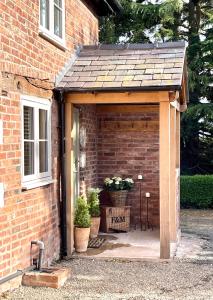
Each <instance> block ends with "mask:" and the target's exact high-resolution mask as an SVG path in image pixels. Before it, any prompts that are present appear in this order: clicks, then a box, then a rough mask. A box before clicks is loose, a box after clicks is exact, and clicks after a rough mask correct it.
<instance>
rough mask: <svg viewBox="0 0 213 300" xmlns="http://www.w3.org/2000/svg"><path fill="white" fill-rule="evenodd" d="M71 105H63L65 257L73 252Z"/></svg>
mask: <svg viewBox="0 0 213 300" xmlns="http://www.w3.org/2000/svg"><path fill="white" fill-rule="evenodd" d="M72 124H73V105H72V104H71V103H66V104H65V126H66V127H65V141H66V146H65V147H66V148H65V151H66V154H65V156H66V160H65V161H66V166H65V167H66V210H67V216H66V221H67V256H71V255H72V252H73V250H74V236H73V235H74V206H73V199H72V198H73V197H72V190H73V180H72V174H73V149H72V127H73V126H72Z"/></svg>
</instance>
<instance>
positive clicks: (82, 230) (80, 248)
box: [74, 196, 91, 252]
mask: <svg viewBox="0 0 213 300" xmlns="http://www.w3.org/2000/svg"><path fill="white" fill-rule="evenodd" d="M74 225H75V229H74V230H75V232H74V245H75V250H76V252H86V251H87V246H88V242H89V234H90V225H91V217H90V213H89V207H88V204H87V200H86V198H85V197H83V196H80V197H79V198H78V199H77V206H76V210H75V219H74Z"/></svg>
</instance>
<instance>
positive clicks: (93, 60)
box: [57, 42, 186, 91]
mask: <svg viewBox="0 0 213 300" xmlns="http://www.w3.org/2000/svg"><path fill="white" fill-rule="evenodd" d="M185 49H186V46H185V43H184V42H173V43H162V44H128V45H99V46H84V47H83V48H82V50H81V51H80V52H79V54H78V56H77V58H76V60H75V61H74V63H73V65H72V66H71V67H70V69H69V70H68V71H67V73H66V74H65V76H64V77H63V79H62V80H61V81H60V83H59V84H58V86H57V88H65V89H66V90H70V91H88V90H116V89H118V90H121V89H122V90H125V89H131V90H134V89H137V90H138V89H141V90H142V89H148V88H152V89H154V88H155V89H159V90H161V89H169V88H170V87H175V88H177V89H178V88H180V87H181V82H182V75H183V67H184V58H185Z"/></svg>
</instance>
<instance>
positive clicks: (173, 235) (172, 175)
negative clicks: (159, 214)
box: [169, 107, 177, 241]
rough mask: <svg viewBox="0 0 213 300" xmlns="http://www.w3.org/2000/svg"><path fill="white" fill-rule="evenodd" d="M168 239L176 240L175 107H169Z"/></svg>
mask: <svg viewBox="0 0 213 300" xmlns="http://www.w3.org/2000/svg"><path fill="white" fill-rule="evenodd" d="M169 194H170V240H171V241H176V240H177V203H176V202H177V199H176V109H175V108H174V107H171V109H170V191H169Z"/></svg>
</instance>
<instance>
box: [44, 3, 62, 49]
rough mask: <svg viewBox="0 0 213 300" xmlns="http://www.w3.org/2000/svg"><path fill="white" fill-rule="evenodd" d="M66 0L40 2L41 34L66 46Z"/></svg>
mask: <svg viewBox="0 0 213 300" xmlns="http://www.w3.org/2000/svg"><path fill="white" fill-rule="evenodd" d="M64 10H65V9H64V0H40V33H41V34H42V35H44V36H45V37H46V38H49V39H50V40H52V41H53V42H55V43H56V44H59V45H62V46H65V11H64Z"/></svg>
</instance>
